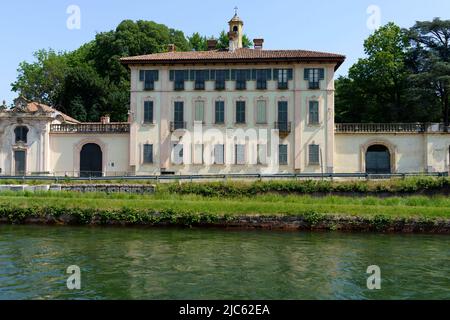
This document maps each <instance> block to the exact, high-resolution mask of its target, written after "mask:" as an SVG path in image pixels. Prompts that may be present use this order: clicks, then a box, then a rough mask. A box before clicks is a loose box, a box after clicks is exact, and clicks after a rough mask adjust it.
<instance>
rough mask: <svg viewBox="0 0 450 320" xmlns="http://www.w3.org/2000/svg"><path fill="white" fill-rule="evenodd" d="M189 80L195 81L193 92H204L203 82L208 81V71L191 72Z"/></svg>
mask: <svg viewBox="0 0 450 320" xmlns="http://www.w3.org/2000/svg"><path fill="white" fill-rule="evenodd" d="M191 80H194V81H195V84H194V88H195V90H205V81H206V80H209V70H191Z"/></svg>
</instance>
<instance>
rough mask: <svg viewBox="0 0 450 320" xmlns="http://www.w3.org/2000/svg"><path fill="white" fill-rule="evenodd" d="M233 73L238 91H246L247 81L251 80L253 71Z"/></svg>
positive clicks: (243, 70)
mask: <svg viewBox="0 0 450 320" xmlns="http://www.w3.org/2000/svg"><path fill="white" fill-rule="evenodd" d="M232 71H235V77H236V90H245V89H246V88H247V80H250V78H251V70H247V69H238V70H232Z"/></svg>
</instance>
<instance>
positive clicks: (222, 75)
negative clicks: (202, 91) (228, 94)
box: [211, 70, 230, 90]
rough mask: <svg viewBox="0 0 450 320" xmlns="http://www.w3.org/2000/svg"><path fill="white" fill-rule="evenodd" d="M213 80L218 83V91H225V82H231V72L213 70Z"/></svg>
mask: <svg viewBox="0 0 450 320" xmlns="http://www.w3.org/2000/svg"><path fill="white" fill-rule="evenodd" d="M211 80H215V81H216V83H215V88H216V90H225V81H226V80H230V70H211Z"/></svg>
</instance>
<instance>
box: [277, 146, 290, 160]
mask: <svg viewBox="0 0 450 320" xmlns="http://www.w3.org/2000/svg"><path fill="white" fill-rule="evenodd" d="M278 160H279V163H280V165H287V164H288V146H287V144H280V145H279V146H278Z"/></svg>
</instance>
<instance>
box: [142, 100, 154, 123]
mask: <svg viewBox="0 0 450 320" xmlns="http://www.w3.org/2000/svg"><path fill="white" fill-rule="evenodd" d="M144 123H153V101H145V102H144Z"/></svg>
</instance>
